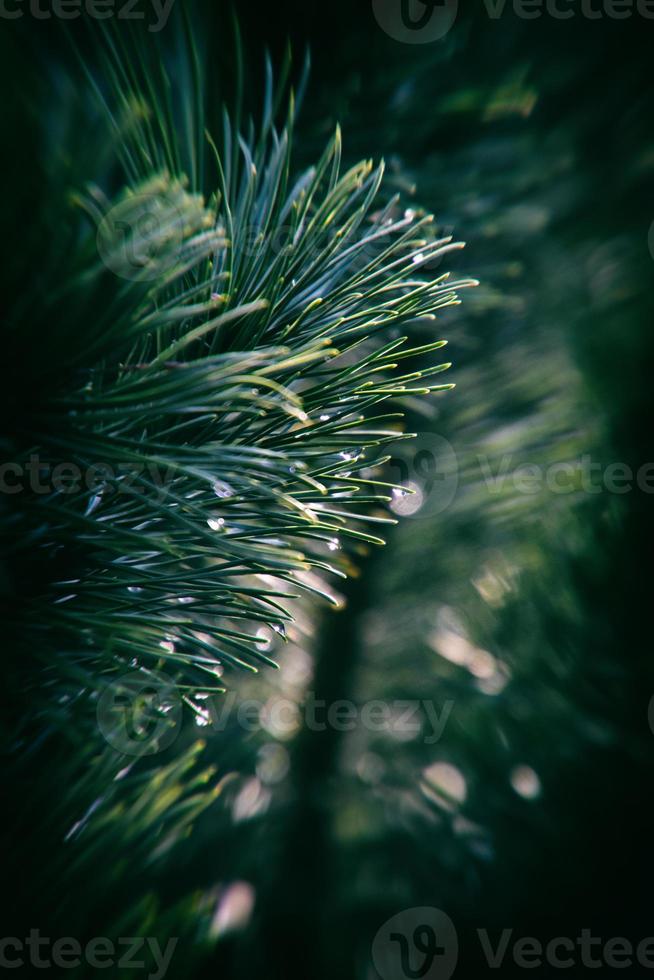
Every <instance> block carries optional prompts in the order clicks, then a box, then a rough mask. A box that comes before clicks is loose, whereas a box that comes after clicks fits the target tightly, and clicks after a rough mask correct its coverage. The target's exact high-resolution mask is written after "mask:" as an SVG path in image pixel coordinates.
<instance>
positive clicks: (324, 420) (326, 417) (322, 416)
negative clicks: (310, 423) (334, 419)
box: [320, 415, 331, 422]
mask: <svg viewBox="0 0 654 980" xmlns="http://www.w3.org/2000/svg"><path fill="white" fill-rule="evenodd" d="M330 418H331V415H321V416H320V421H321V422H329V420H330Z"/></svg>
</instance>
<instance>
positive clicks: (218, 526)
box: [207, 517, 225, 531]
mask: <svg viewBox="0 0 654 980" xmlns="http://www.w3.org/2000/svg"><path fill="white" fill-rule="evenodd" d="M207 524H208V525H209V527H210V528H211V530H212V531H220V530H222V528H223V527H224V526H225V520H224V518H222V517H210V518H209V520H208V521H207Z"/></svg>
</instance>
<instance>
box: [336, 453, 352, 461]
mask: <svg viewBox="0 0 654 980" xmlns="http://www.w3.org/2000/svg"><path fill="white" fill-rule="evenodd" d="M338 455H339V456H340V457H341V459H344V460H345V461H346V462H348V463H349V462H350V461H351V460H353V459H354V458H355V455H354V453H339V454H338Z"/></svg>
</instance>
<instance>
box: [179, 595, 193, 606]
mask: <svg viewBox="0 0 654 980" xmlns="http://www.w3.org/2000/svg"><path fill="white" fill-rule="evenodd" d="M177 601H178V602H179V604H180V606H188V605H190V603H191V602H195V599H194V598H193V596H190V595H180V596H178V597H177Z"/></svg>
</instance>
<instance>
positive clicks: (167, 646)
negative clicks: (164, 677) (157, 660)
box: [159, 640, 175, 653]
mask: <svg viewBox="0 0 654 980" xmlns="http://www.w3.org/2000/svg"><path fill="white" fill-rule="evenodd" d="M159 646H160V647H161V649H162V650H165V651H166V653H174V652H175V644H174V643H173V642H172V641H171V640H162V641H161V643H160V644H159Z"/></svg>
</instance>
